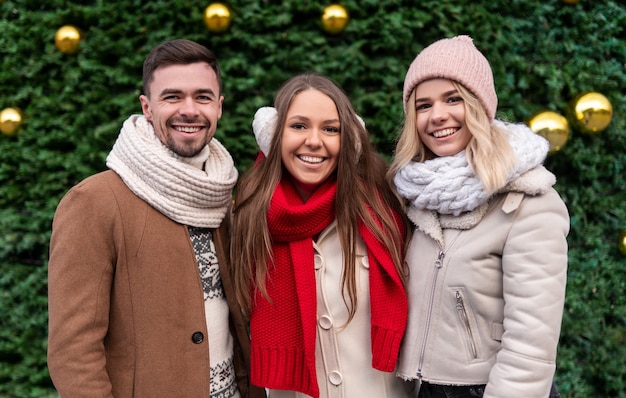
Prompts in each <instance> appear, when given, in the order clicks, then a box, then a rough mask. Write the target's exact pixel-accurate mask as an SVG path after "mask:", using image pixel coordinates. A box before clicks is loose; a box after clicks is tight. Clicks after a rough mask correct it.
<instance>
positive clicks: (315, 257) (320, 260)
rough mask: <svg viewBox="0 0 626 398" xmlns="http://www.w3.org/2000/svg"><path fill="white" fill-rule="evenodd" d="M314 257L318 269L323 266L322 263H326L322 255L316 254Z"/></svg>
mask: <svg viewBox="0 0 626 398" xmlns="http://www.w3.org/2000/svg"><path fill="white" fill-rule="evenodd" d="M313 258H314V262H315V269H316V270H318V269H320V268H322V265H324V259H322V256H320V255H319V254H316V255H315V256H314V257H313Z"/></svg>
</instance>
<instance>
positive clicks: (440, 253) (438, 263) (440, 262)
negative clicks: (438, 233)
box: [435, 250, 445, 268]
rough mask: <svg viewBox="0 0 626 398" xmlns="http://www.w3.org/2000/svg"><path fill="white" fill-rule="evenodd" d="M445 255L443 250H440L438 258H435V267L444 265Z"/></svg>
mask: <svg viewBox="0 0 626 398" xmlns="http://www.w3.org/2000/svg"><path fill="white" fill-rule="evenodd" d="M444 256H445V253H444V252H443V250H442V251H440V252H439V255H438V256H437V260H435V267H436V268H441V267H442V266H443V257H444Z"/></svg>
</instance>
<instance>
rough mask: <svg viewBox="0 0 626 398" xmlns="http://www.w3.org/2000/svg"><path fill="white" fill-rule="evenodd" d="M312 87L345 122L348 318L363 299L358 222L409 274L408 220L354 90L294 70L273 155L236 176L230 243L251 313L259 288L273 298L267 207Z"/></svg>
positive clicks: (339, 173) (341, 194)
mask: <svg viewBox="0 0 626 398" xmlns="http://www.w3.org/2000/svg"><path fill="white" fill-rule="evenodd" d="M309 89H313V90H318V91H320V92H322V93H324V94H326V95H328V96H329V97H330V98H331V99H332V100H333V101H334V102H335V104H336V106H337V112H338V114H339V120H340V125H341V127H340V136H341V138H340V139H341V141H340V152H339V159H338V165H337V170H336V178H337V193H336V195H337V196H336V199H335V206H336V218H337V230H338V234H339V237H340V242H341V247H342V249H343V253H344V264H343V267H344V272H343V277H342V286H343V288H344V289H345V291H347V293H348V297H347V298H346V297H345V295H344V302H345V303H346V306H347V308H348V310H349V320H348V321H350V320H351V319H352V317H353V316H354V313H355V311H356V306H357V298H356V297H357V295H356V289H357V284H356V270H355V268H356V266H355V263H356V261H355V260H356V243H357V236H358V234H359V232H358V223H359V221H360V220H362V221H363V222H364V223H365V225H366V226H367V227H368V228H369V229H370V230H371V231H373V233H374V235H375V236H376V238H377V239H378V240H379V241H380V242H381V243H382V244H383V245H384V246H385V247H386V248H387V249H388V250H389V253H390V254H391V257H392V259H393V261H394V264H395V266H396V270H397V272H398V274H399V275H400V278H402V280H403V281H404V277H405V275H404V272H405V270H404V269H403V259H404V248H405V240H404V238H405V237H406V235H407V232H408V227H407V225H408V224H407V223H406V219H405V217H404V213H403V211H402V209H401V205H400V203H399V201H398V199H397V197H396V195H395V194H394V192H393V190H392V188H391V187H390V186H389V185H388V184H387V182H386V180H385V174H386V172H387V163H386V162H385V160H384V159H383V158H382V157H381V156H380V155H379V154H377V153H376V152H375V150H374V148H373V146H372V145H371V143H370V141H369V138H368V133H367V130H366V129H365V128H364V127H363V126H362V125H361V123H360V122H359V121H358V118H357V114H356V112H355V111H354V109H353V107H352V104H351V103H350V100H349V98H348V96H347V95H346V94H345V93H344V92H343V90H342V89H341V88H339V86H337V84H335V83H334V82H333V81H332V80H331V79H329V78H328V77H326V76H323V75H319V74H316V73H304V74H300V75H296V76H294V77H292V78H291V79H289V80H288V81H287V82H286V83H285V84H284V85H283V86H282V88H281V89H280V90H279V91H278V93H277V95H276V99H275V101H274V107H275V108H276V111H277V113H278V115H277V122H276V129H275V131H274V137H273V139H272V143H271V146H270V150H269V154H267V157H266V158H265V159H264V160H262V161H259V162H257V164H256V165H255V166H254V167H252V168H251V169H250V170H248V171H247V172H246V173H245V174H244V175H243V176H242V178H241V179H240V181H239V183H238V186H237V189H236V197H235V206H234V208H233V234H232V243H231V262H232V266H233V272H234V278H235V287H236V291H237V300H238V301H239V304H240V305H241V307H242V309H243V311H244V313H245V314H249V313H250V310H251V306H252V305H253V303H252V299H251V293H252V292H253V289H259V290H260V292H261V293H262V294H263V296H264V297H265V298H267V299H268V300H271V297H268V294H267V289H266V285H267V276H268V272H269V269H270V267H271V264H272V239H271V237H270V233H269V230H268V225H267V214H268V209H269V204H270V200H271V198H272V195H273V193H274V190H275V189H276V186H277V185H278V183H279V181H280V180H281V178H283V176H284V173H286V171H285V170H284V168H283V165H282V161H281V155H280V153H281V151H280V147H281V140H282V130H283V126H284V124H285V118H286V115H287V111H288V109H289V106H290V104H291V102H292V100H293V98H294V97H295V96H296V95H298V94H299V93H301V92H302V91H305V90H309ZM370 209H371V210H370ZM394 215H395V216H394ZM374 217H375V218H376V219H375V218H374ZM397 217H399V218H400V219H401V220H402V223H401V226H398V223H397V221H396V220H397Z"/></svg>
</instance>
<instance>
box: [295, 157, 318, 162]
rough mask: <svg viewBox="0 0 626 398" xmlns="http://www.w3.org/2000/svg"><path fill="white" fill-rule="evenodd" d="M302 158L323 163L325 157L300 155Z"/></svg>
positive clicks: (305, 160)
mask: <svg viewBox="0 0 626 398" xmlns="http://www.w3.org/2000/svg"><path fill="white" fill-rule="evenodd" d="M298 157H299V158H300V160H302V161H304V162H307V163H322V162H323V161H324V158H318V157H313V156H298Z"/></svg>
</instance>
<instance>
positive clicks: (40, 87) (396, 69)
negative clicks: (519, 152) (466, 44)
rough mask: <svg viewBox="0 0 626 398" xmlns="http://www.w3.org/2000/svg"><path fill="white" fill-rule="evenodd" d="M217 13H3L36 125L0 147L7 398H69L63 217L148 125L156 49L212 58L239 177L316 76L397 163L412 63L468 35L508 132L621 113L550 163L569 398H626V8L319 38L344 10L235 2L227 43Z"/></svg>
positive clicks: (384, 23)
mask: <svg viewBox="0 0 626 398" xmlns="http://www.w3.org/2000/svg"><path fill="white" fill-rule="evenodd" d="M210 3H211V2H210V1H207V0H203V1H199V0H151V1H141V0H119V1H104V0H91V1H87V0H76V1H65V0H46V1H43V2H42V1H40V0H0V32H1V34H0V89H1V96H0V110H1V109H4V108H7V107H18V108H20V109H22V110H23V111H24V114H25V116H26V120H25V122H24V123H23V126H22V128H21V130H20V131H19V134H18V135H17V136H15V137H8V136H5V135H2V136H0V314H1V315H0V396H6V397H46V396H54V395H55V394H54V389H53V387H52V384H51V382H50V379H49V376H48V373H47V369H46V338H47V308H46V270H47V256H48V240H49V238H50V226H51V221H52V217H53V214H54V210H55V208H56V205H57V203H58V201H59V200H60V198H61V197H62V195H63V194H64V193H65V192H66V191H67V190H68V189H69V188H70V187H71V186H73V185H74V184H76V183H77V182H79V181H80V180H81V179H83V178H85V177H87V176H89V175H91V174H93V173H95V172H98V171H100V170H103V169H105V158H106V155H107V154H108V152H109V150H110V149H111V146H112V144H113V142H114V141H115V139H116V136H117V134H118V132H119V128H120V126H121V124H122V122H123V121H124V120H125V119H126V118H127V117H128V116H129V115H130V114H133V113H140V106H139V101H138V96H139V94H140V91H141V67H142V62H143V59H144V57H145V56H146V55H147V53H148V51H149V50H150V49H151V48H152V47H153V46H155V45H157V44H159V43H160V42H162V41H165V40H169V39H173V38H181V37H184V38H189V39H192V40H196V41H198V42H200V43H202V44H205V45H206V46H207V47H209V48H211V49H212V50H213V51H214V52H215V53H216V55H217V56H218V59H219V60H220V64H221V67H222V69H223V79H224V95H225V102H224V114H223V118H222V120H221V121H220V123H219V127H218V133H217V138H218V139H220V141H221V142H223V143H224V144H225V146H226V147H227V148H228V149H229V150H230V151H231V153H232V154H233V157H234V158H235V162H236V164H237V166H238V168H239V170H240V171H243V170H245V169H246V168H247V167H249V166H250V165H251V164H252V162H253V160H254V158H255V156H256V153H257V151H258V148H257V146H256V144H255V141H254V137H253V135H252V132H251V122H252V117H253V115H254V112H255V111H256V109H257V108H258V107H260V106H265V105H270V104H271V102H272V99H273V95H274V93H275V92H276V90H277V89H278V88H279V86H280V85H281V84H282V83H283V82H284V81H285V80H286V79H287V78H288V77H290V76H291V75H293V74H295V73H297V72H300V71H303V70H315V71H318V72H321V73H325V74H327V75H329V76H330V77H332V78H333V79H335V80H336V81H337V82H338V83H339V84H340V85H341V86H342V87H343V88H344V89H345V90H346V92H347V93H348V94H349V95H350V97H351V98H352V100H353V103H354V105H355V108H356V109H357V111H358V112H359V113H360V114H361V115H362V116H363V118H364V119H365V121H366V123H367V126H368V128H369V130H370V132H371V133H372V141H373V142H374V143H375V144H376V145H377V148H378V149H379V151H381V153H383V154H385V155H386V156H387V157H388V158H389V159H390V158H391V156H392V151H393V147H394V142H395V139H396V133H397V131H398V128H399V124H400V122H401V120H402V83H403V79H404V75H405V73H406V70H407V68H408V66H409V64H410V62H411V61H412V60H413V58H414V57H415V55H416V54H417V52H418V51H419V50H421V49H422V48H423V47H424V46H426V45H428V44H429V43H431V42H432V41H434V40H437V39H439V38H443V37H450V36H453V35H458V34H469V35H470V36H472V37H473V38H474V41H475V43H476V45H477V47H478V48H479V49H481V50H482V51H483V52H484V53H485V55H486V56H487V58H488V59H489V60H490V62H491V64H492V66H493V69H494V73H495V79H496V89H497V92H498V94H499V108H498V109H499V111H498V117H500V118H506V119H508V120H511V121H527V120H528V118H529V117H530V116H531V115H532V114H533V113H534V112H535V111H538V110H540V109H551V110H554V111H556V112H559V113H561V114H565V113H566V109H567V107H568V103H569V101H570V100H571V99H572V98H573V97H574V96H575V95H576V94H578V93H581V92H585V91H596V92H600V93H602V94H604V95H605V96H606V97H607V98H608V99H609V100H610V101H611V103H612V105H613V110H614V116H613V120H612V123H611V124H610V126H609V127H608V128H607V129H606V130H604V131H603V132H601V133H599V134H597V135H585V134H581V133H580V132H579V131H576V130H572V131H571V134H570V139H569V141H568V143H567V144H566V145H565V147H564V148H563V149H562V150H561V151H559V152H557V153H556V154H554V155H552V156H550V157H549V158H548V160H547V161H546V166H547V167H548V168H549V169H550V170H551V171H553V172H554V173H555V174H556V175H557V179H558V182H557V186H556V188H557V190H558V191H559V192H560V193H561V195H562V197H563V199H564V200H565V202H566V203H567V206H568V208H569V211H570V214H571V233H570V236H569V238H568V242H569V245H570V252H569V279H568V292H567V301H566V311H565V317H564V320H563V331H562V338H561V344H560V347H559V357H558V368H557V376H556V380H557V384H558V385H559V388H560V390H561V393H562V395H563V396H567V397H570V398H579V397H622V398H623V397H626V367H625V366H624V358H626V344H625V343H626V295H625V294H624V292H626V267H624V265H626V257H625V256H624V255H623V254H621V253H620V252H619V250H618V245H617V238H618V236H619V233H620V232H621V231H622V230H624V229H626V179H625V176H626V118H624V116H623V115H624V112H626V96H625V94H624V92H625V91H624V88H625V87H626V70H625V69H626V34H625V32H624V27H625V26H626V6H624V4H623V2H622V1H620V0H593V1H592V0H580V1H578V3H577V4H567V2H565V1H562V0H489V1H487V0H484V1H472V2H459V1H450V0H421V1H419V2H416V1H410V0H389V1H379V0H360V1H357V0H343V1H340V3H341V4H342V5H343V6H344V7H345V8H346V9H347V10H348V11H349V13H350V18H351V20H350V23H349V24H348V26H347V28H346V29H345V31H344V32H342V33H341V34H338V35H330V34H327V33H325V32H324V31H323V30H322V28H321V25H320V16H321V14H322V11H323V8H324V7H325V6H326V5H329V4H330V2H328V3H327V2H324V1H313V0H284V1H281V2H273V1H269V0H246V1H244V0H232V1H226V2H225V3H226V4H227V5H228V6H229V7H230V8H231V10H232V15H233V20H232V25H231V27H230V29H229V30H228V31H226V32H224V33H212V32H210V31H209V30H208V29H207V27H206V26H205V24H204V20H203V13H204V10H205V8H206V7H207V6H208V5H209V4H210ZM67 24H72V25H75V26H77V27H79V28H80V29H82V31H83V32H84V40H82V42H81V43H80V49H79V51H78V52H77V53H76V54H73V55H66V54H63V53H61V52H60V51H58V49H57V48H56V47H55V44H54V35H55V33H56V31H57V29H59V28H60V27H61V26H63V25H67ZM86 216H88V215H86ZM77 250H79V248H77Z"/></svg>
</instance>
